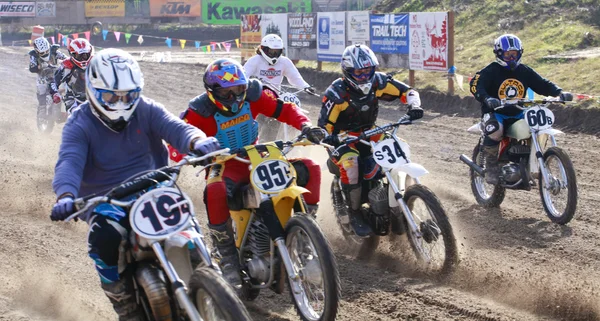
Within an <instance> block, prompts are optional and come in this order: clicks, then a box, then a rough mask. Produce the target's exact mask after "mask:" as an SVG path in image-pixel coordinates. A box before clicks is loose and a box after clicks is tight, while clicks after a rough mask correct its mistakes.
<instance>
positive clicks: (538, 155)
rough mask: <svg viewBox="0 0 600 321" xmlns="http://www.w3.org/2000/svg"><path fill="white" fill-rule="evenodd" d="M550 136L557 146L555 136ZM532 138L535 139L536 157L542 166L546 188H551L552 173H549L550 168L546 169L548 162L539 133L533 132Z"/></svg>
mask: <svg viewBox="0 0 600 321" xmlns="http://www.w3.org/2000/svg"><path fill="white" fill-rule="evenodd" d="M548 136H550V141H551V142H552V146H556V139H554V136H552V135H548ZM531 140H532V141H533V146H534V147H535V157H536V158H537V160H538V164H539V166H540V173H541V174H542V178H543V181H544V182H543V184H544V188H545V189H547V190H548V189H550V188H551V185H550V174H548V170H547V169H546V163H544V154H543V153H542V148H541V146H540V142H539V140H538V135H537V133H531Z"/></svg>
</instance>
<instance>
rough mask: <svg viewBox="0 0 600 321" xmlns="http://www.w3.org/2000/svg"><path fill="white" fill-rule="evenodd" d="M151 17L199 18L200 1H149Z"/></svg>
mask: <svg viewBox="0 0 600 321" xmlns="http://www.w3.org/2000/svg"><path fill="white" fill-rule="evenodd" d="M150 16H152V17H200V0H179V1H170V0H150Z"/></svg>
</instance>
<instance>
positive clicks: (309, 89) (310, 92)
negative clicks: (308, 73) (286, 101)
mask: <svg viewBox="0 0 600 321" xmlns="http://www.w3.org/2000/svg"><path fill="white" fill-rule="evenodd" d="M304 90H306V91H307V92H308V93H309V94H313V95H317V91H316V90H315V88H313V87H306V88H304Z"/></svg>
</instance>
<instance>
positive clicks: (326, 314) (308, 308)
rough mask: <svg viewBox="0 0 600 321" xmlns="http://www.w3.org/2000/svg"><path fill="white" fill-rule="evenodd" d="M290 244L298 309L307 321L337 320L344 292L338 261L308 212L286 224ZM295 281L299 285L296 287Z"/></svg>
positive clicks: (292, 290)
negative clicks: (307, 214) (342, 291)
mask: <svg viewBox="0 0 600 321" xmlns="http://www.w3.org/2000/svg"><path fill="white" fill-rule="evenodd" d="M286 233H287V236H286V242H285V244H286V247H287V249H288V252H289V255H290V259H291V261H292V265H293V268H294V270H295V271H296V272H297V273H298V275H299V279H298V280H291V279H290V278H289V277H288V286H289V289H290V294H291V296H292V299H293V300H294V305H295V307H296V311H297V312H298V315H299V316H300V319H302V320H304V321H326V320H335V318H336V315H337V310H338V304H339V300H340V296H341V290H340V277H339V274H338V273H339V272H338V268H337V263H336V260H335V256H334V255H333V251H332V250H331V246H330V245H329V242H328V241H327V239H326V238H325V235H324V234H323V231H321V229H320V228H319V226H318V225H317V223H316V222H315V221H314V220H313V219H312V218H310V217H308V216H306V215H305V214H302V213H299V214H296V215H295V216H294V217H292V218H291V219H290V220H289V221H288V223H287V225H286ZM294 285H296V288H297V289H299V290H298V291H294Z"/></svg>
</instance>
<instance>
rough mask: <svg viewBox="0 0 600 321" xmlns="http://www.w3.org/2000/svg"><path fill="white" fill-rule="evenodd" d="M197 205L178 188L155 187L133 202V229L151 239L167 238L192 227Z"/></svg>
mask: <svg viewBox="0 0 600 321" xmlns="http://www.w3.org/2000/svg"><path fill="white" fill-rule="evenodd" d="M193 206H194V205H193V204H192V201H191V199H190V198H189V197H188V196H187V195H185V194H184V193H183V192H180V191H179V190H178V189H176V188H173V187H161V188H157V189H153V190H151V191H149V192H148V193H146V194H144V195H142V196H140V198H138V199H137V200H136V201H135V203H133V206H132V207H131V211H130V213H129V221H130V223H131V229H133V230H134V231H135V232H136V233H137V234H138V235H140V236H142V237H144V238H147V239H154V240H161V239H166V238H168V237H169V236H170V235H172V234H174V233H177V232H180V231H182V230H184V229H185V228H186V227H187V226H188V221H189V220H190V215H192V213H194V207H193Z"/></svg>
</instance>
